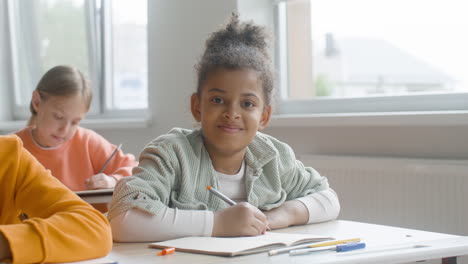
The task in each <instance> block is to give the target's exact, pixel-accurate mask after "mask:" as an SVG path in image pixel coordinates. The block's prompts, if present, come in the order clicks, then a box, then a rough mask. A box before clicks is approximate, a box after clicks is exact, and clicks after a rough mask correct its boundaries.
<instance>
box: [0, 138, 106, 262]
mask: <svg viewBox="0 0 468 264" xmlns="http://www.w3.org/2000/svg"><path fill="white" fill-rule="evenodd" d="M0 145H1V146H2V147H1V148H0V188H1V191H0V207H2V211H1V215H0V232H1V233H2V234H3V235H4V236H5V238H6V239H7V241H8V243H9V245H10V248H11V252H12V262H13V263H36V262H69V261H78V260H83V259H89V258H97V257H102V256H105V255H107V254H108V253H109V251H110V250H111V248H112V238H111V232H110V226H109V223H108V222H107V220H106V218H105V217H104V215H102V214H101V213H99V212H98V211H96V210H95V209H93V208H92V207H91V206H90V205H88V204H87V203H86V202H84V201H82V200H81V199H80V198H79V197H78V196H76V195H75V194H74V193H73V192H72V191H70V190H69V189H68V188H66V187H65V186H64V185H62V184H61V183H60V182H59V181H58V180H57V179H56V178H54V177H53V176H51V174H50V172H49V171H48V170H46V169H44V167H43V166H42V165H41V164H40V163H39V162H38V161H37V160H36V159H35V158H34V157H33V156H32V155H31V154H30V153H29V152H28V151H27V150H25V149H24V148H23V147H22V144H21V141H20V140H19V139H18V138H17V137H15V136H6V137H0ZM21 212H25V213H26V214H27V215H28V216H29V219H28V220H25V221H23V222H20V221H19V220H18V215H19V213H21Z"/></svg>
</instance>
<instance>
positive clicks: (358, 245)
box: [289, 242, 366, 256]
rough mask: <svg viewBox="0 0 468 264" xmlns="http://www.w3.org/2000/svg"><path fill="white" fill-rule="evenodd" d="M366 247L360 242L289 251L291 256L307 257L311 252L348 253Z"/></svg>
mask: <svg viewBox="0 0 468 264" xmlns="http://www.w3.org/2000/svg"><path fill="white" fill-rule="evenodd" d="M365 247H366V243H362V242H359V243H346V244H341V245H336V246H328V247H317V248H306V249H298V250H291V251H289V255H291V256H297V255H305V254H309V253H311V252H316V251H323V250H335V251H336V252H346V251H351V250H356V249H361V248H365Z"/></svg>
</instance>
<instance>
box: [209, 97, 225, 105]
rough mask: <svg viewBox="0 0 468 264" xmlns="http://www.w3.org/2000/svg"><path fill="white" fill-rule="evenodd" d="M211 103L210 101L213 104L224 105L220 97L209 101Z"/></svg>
mask: <svg viewBox="0 0 468 264" xmlns="http://www.w3.org/2000/svg"><path fill="white" fill-rule="evenodd" d="M211 101H212V102H213V103H215V104H222V103H224V100H223V98H221V97H214V98H213V99H211Z"/></svg>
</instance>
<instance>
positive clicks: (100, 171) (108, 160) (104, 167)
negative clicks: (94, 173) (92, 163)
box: [98, 144, 122, 174]
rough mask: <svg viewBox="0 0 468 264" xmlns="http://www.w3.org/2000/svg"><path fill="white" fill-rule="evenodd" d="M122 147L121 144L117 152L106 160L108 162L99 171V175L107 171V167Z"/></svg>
mask: <svg viewBox="0 0 468 264" xmlns="http://www.w3.org/2000/svg"><path fill="white" fill-rule="evenodd" d="M121 147H122V144H120V145H119V146H118V147H117V148H116V149H115V150H114V152H112V154H111V155H110V157H109V158H108V159H107V160H106V162H105V163H104V165H103V166H102V168H101V169H100V170H99V172H98V174H99V173H102V172H103V171H104V169H106V167H107V165H108V164H109V162H110V161H111V160H112V158H113V157H114V156H115V154H117V151H119V149H120V148H121Z"/></svg>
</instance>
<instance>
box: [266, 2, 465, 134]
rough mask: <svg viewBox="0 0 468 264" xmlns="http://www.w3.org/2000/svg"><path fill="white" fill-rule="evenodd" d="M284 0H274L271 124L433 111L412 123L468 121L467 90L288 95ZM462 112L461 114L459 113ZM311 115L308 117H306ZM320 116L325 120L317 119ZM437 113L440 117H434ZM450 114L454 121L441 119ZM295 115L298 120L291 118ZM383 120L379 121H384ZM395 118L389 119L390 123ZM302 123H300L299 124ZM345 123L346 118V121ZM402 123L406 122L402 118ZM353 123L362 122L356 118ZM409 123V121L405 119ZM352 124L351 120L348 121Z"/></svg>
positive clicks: (383, 116)
mask: <svg viewBox="0 0 468 264" xmlns="http://www.w3.org/2000/svg"><path fill="white" fill-rule="evenodd" d="M286 1H287V0H276V1H275V15H274V17H275V36H276V45H277V48H276V49H275V58H276V67H277V76H278V79H279V80H278V82H277V83H278V90H279V93H278V94H279V96H278V101H277V106H276V117H275V118H274V120H273V124H276V125H277V126H291V125H294V126H303V125H306V126H309V125H313V124H304V122H308V121H311V120H314V122H316V124H317V125H340V124H337V123H335V121H332V120H338V119H337V118H336V117H338V116H343V117H347V118H350V117H354V119H353V120H356V117H359V116H360V120H363V119H362V117H365V116H371V118H364V120H375V118H374V117H376V116H380V117H382V118H388V117H390V116H392V115H394V116H398V118H400V119H401V118H404V116H408V117H409V118H411V117H415V118H418V117H419V116H420V115H424V116H426V115H428V114H431V113H434V114H435V115H434V117H435V120H434V121H433V122H430V121H429V120H428V119H427V118H423V119H424V121H421V122H417V121H416V122H414V123H413V124H415V125H421V124H423V125H428V124H438V123H441V124H451V125H453V124H456V125H458V124H463V123H464V124H468V93H450V94H449V93H440V94H426V95H405V96H382V97H365V98H316V99H303V100H290V99H288V96H287V95H288V89H289V87H288V86H289V83H290V80H289V74H288V72H289V69H288V63H287V62H288V47H287V45H288V44H287V39H286V31H287V27H286V26H285V19H286V12H285V5H286V3H285V2H286ZM461 115H462V116H461ZM307 117H310V119H307ZM319 117H323V118H325V119H327V118H328V120H326V121H323V120H322V121H319V122H317V121H318V118H319ZM437 117H440V118H437ZM447 117H449V118H452V120H453V122H448V123H447V120H442V119H444V118H447ZM294 119H295V120H296V121H297V122H296V121H294ZM382 120H383V121H379V122H378V123H379V124H380V123H382V124H385V121H384V119H382ZM393 122H394V119H392V123H393ZM300 123H302V124H300ZM345 123H346V122H345ZM403 123H405V122H404V121H403ZM356 124H365V122H364V123H360V122H357V123H356ZM407 124H411V122H407ZM347 125H352V123H347Z"/></svg>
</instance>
